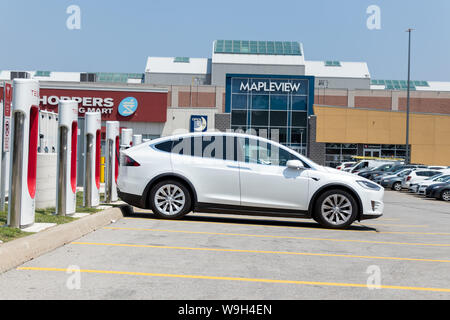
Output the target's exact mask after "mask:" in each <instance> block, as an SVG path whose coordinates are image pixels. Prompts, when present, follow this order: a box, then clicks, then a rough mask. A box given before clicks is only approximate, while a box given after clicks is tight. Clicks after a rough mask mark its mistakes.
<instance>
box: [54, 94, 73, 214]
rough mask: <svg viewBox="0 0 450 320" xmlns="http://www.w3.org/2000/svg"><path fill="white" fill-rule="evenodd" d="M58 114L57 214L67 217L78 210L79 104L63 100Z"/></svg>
mask: <svg viewBox="0 0 450 320" xmlns="http://www.w3.org/2000/svg"><path fill="white" fill-rule="evenodd" d="M58 113H59V115H58V116H59V123H58V144H57V154H58V162H57V175H58V176H57V180H56V181H57V186H56V199H57V203H56V214H58V215H62V216H65V215H72V214H74V213H75V209H76V196H77V138H78V103H77V102H76V101H73V100H61V101H60V102H59V106H58Z"/></svg>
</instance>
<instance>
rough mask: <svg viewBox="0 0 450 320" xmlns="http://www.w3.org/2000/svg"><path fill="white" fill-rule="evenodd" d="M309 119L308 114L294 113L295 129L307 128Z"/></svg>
mask: <svg viewBox="0 0 450 320" xmlns="http://www.w3.org/2000/svg"><path fill="white" fill-rule="evenodd" d="M307 119H308V118H307V115H306V112H295V111H293V112H292V126H293V127H306V123H307Z"/></svg>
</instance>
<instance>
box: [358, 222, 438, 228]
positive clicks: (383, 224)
mask: <svg viewBox="0 0 450 320" xmlns="http://www.w3.org/2000/svg"><path fill="white" fill-rule="evenodd" d="M357 225H359V226H362V227H363V226H371V227H399V228H429V226H427V225H415V224H414V225H413V224H387V223H364V222H361V223H358V224H357Z"/></svg>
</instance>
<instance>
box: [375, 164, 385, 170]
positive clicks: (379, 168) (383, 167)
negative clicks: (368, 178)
mask: <svg viewBox="0 0 450 320" xmlns="http://www.w3.org/2000/svg"><path fill="white" fill-rule="evenodd" d="M386 166H388V165H387V164H383V165H381V166H379V167H376V168H374V169H372V170H373V171H385V170H386Z"/></svg>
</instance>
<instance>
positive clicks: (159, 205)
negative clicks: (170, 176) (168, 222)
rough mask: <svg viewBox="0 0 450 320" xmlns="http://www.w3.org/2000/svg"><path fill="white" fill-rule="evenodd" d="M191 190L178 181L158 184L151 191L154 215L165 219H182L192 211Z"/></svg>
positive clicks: (166, 181)
mask: <svg viewBox="0 0 450 320" xmlns="http://www.w3.org/2000/svg"><path fill="white" fill-rule="evenodd" d="M191 201H192V200H191V195H190V193H189V190H188V189H187V188H186V187H185V186H184V185H183V184H182V183H180V182H178V181H176V180H165V181H161V182H159V183H157V184H156V185H154V186H153V188H152V189H151V191H150V204H151V208H152V210H153V213H154V214H155V215H156V216H157V217H159V218H163V219H181V218H182V217H183V216H185V215H186V214H187V213H189V211H190V209H191V203H192V202H191Z"/></svg>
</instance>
